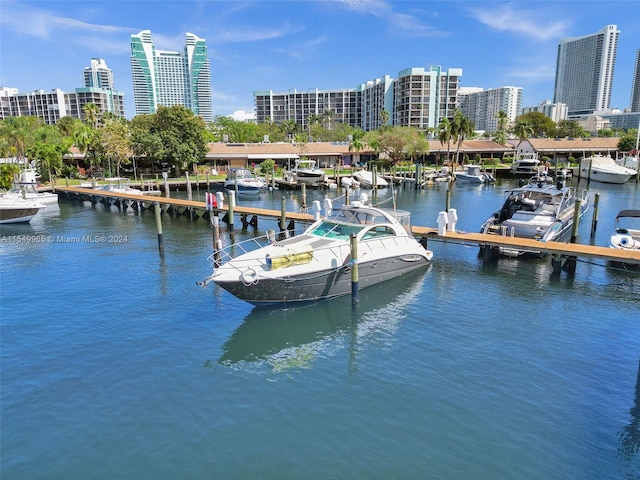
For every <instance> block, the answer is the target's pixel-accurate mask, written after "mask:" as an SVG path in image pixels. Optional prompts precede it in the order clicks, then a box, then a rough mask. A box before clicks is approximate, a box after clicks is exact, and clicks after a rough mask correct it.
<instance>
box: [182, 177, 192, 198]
mask: <svg viewBox="0 0 640 480" xmlns="http://www.w3.org/2000/svg"><path fill="white" fill-rule="evenodd" d="M184 174H185V175H186V177H187V198H188V199H189V201H191V200H192V199H193V190H192V189H191V179H190V178H189V172H184Z"/></svg>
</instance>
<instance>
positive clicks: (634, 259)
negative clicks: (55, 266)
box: [55, 186, 640, 264]
mask: <svg viewBox="0 0 640 480" xmlns="http://www.w3.org/2000/svg"><path fill="white" fill-rule="evenodd" d="M55 191H59V192H63V193H67V194H74V195H79V196H80V195H84V196H88V197H91V196H94V197H106V198H118V199H121V200H132V201H134V202H142V203H146V204H150V205H153V204H156V203H157V204H160V205H166V206H172V207H183V208H185V209H195V210H200V211H206V209H207V205H206V203H205V202H197V201H194V200H185V199H180V198H167V197H158V196H151V195H135V194H129V193H118V192H109V191H106V190H94V189H91V188H82V187H57V186H56V187H55ZM228 210H229V206H228V205H227V204H225V205H224V206H223V208H214V212H223V213H228ZM233 211H234V213H235V214H238V215H255V216H261V217H267V218H273V219H280V218H281V216H282V212H281V211H279V210H269V209H266V208H255V207H243V206H239V205H235V206H234V207H233ZM285 216H286V219H287V220H294V221H300V222H306V223H310V222H312V221H313V220H314V217H313V215H311V214H309V213H301V212H285ZM412 232H413V235H414V236H415V237H417V238H422V239H425V240H426V241H427V242H428V241H429V239H433V240H434V241H435V240H437V241H442V242H452V243H458V244H462V245H478V246H480V245H488V246H492V247H504V248H508V249H514V250H530V251H539V252H544V253H547V254H550V255H560V256H562V257H588V258H595V259H601V260H606V261H613V262H624V263H634V264H635V263H638V264H640V250H620V249H615V248H610V247H602V246H597V245H586V244H582V243H565V242H541V241H539V240H534V239H529V238H520V237H511V236H508V235H496V234H486V233H469V232H463V231H459V230H458V231H446V232H445V234H444V235H440V234H439V233H438V229H437V228H431V227H419V226H413V227H412Z"/></svg>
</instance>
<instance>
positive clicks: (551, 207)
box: [480, 181, 589, 257]
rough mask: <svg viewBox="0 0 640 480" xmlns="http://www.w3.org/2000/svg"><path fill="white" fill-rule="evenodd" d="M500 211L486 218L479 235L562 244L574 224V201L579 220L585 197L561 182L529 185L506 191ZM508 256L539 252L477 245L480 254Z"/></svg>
mask: <svg viewBox="0 0 640 480" xmlns="http://www.w3.org/2000/svg"><path fill="white" fill-rule="evenodd" d="M505 196H506V200H505V202H504V204H503V205H502V208H501V209H500V210H498V211H497V212H495V213H494V214H493V215H492V216H491V217H489V218H488V219H487V220H486V221H485V222H484V223H483V224H482V227H481V228H480V233H485V234H493V235H504V236H512V237H520V238H528V239H536V240H540V241H542V242H546V241H562V240H563V239H564V238H565V237H566V235H567V234H569V233H570V231H571V228H572V227H573V223H574V214H575V213H574V210H576V202H577V203H578V204H579V210H578V214H579V216H580V217H582V216H583V215H584V214H585V213H586V211H587V210H588V208H589V206H588V202H587V199H588V194H587V191H586V190H583V191H582V192H581V193H580V194H577V193H576V192H575V191H574V189H572V188H571V187H568V186H565V185H564V183H563V182H561V181H558V182H557V183H556V184H549V183H544V182H537V183H534V182H530V183H528V184H526V185H523V186H520V187H516V188H513V189H511V190H507V191H506V192H505ZM488 249H489V250H490V251H491V252H497V253H498V254H500V255H503V256H509V257H539V256H543V254H542V252H540V251H535V250H518V249H511V248H505V247H492V246H488V245H481V246H480V252H481V254H486V253H487V250H488Z"/></svg>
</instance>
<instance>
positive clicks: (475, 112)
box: [458, 87, 522, 132]
mask: <svg viewBox="0 0 640 480" xmlns="http://www.w3.org/2000/svg"><path fill="white" fill-rule="evenodd" d="M458 103H459V106H460V110H461V111H462V113H464V114H465V116H467V117H468V118H469V119H470V120H471V121H472V122H473V123H474V125H475V129H476V130H483V131H485V132H495V131H497V130H498V117H497V114H498V112H500V111H503V112H504V113H506V114H507V119H508V120H509V122H513V121H514V120H515V119H516V117H517V116H518V115H519V114H520V111H521V109H522V87H500V88H492V89H489V90H482V91H476V92H470V93H464V94H463V93H460V96H459V102H458Z"/></svg>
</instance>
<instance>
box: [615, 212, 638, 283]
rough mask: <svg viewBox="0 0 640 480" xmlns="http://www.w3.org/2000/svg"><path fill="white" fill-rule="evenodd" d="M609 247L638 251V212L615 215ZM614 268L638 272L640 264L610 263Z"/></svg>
mask: <svg viewBox="0 0 640 480" xmlns="http://www.w3.org/2000/svg"><path fill="white" fill-rule="evenodd" d="M609 246H610V247H611V248H616V249H619V250H635V251H640V210H621V211H620V212H619V213H618V215H616V225H615V230H614V232H613V234H612V235H611V239H610V240H609ZM610 265H611V266H612V267H614V268H621V269H623V270H630V271H634V272H638V271H640V264H638V263H626V262H610Z"/></svg>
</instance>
